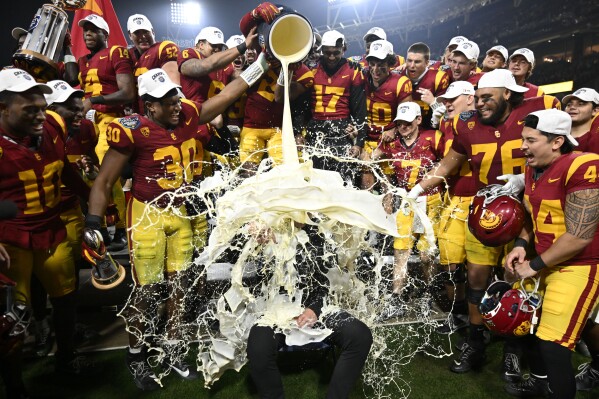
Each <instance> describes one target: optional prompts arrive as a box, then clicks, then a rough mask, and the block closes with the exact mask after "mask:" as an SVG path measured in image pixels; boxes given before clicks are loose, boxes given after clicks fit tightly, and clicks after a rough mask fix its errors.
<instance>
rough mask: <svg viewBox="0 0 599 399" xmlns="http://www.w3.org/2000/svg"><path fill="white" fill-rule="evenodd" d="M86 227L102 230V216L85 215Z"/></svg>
mask: <svg viewBox="0 0 599 399" xmlns="http://www.w3.org/2000/svg"><path fill="white" fill-rule="evenodd" d="M85 227H89V228H90V229H92V230H100V229H101V228H102V218H101V217H100V216H97V215H89V214H88V215H87V216H86V217H85Z"/></svg>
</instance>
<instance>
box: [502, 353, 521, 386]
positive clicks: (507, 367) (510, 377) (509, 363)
mask: <svg viewBox="0 0 599 399" xmlns="http://www.w3.org/2000/svg"><path fill="white" fill-rule="evenodd" d="M502 372H503V374H502V376H501V378H502V379H503V380H504V381H505V382H511V383H517V382H520V381H522V375H521V373H520V358H518V355H516V354H514V353H505V354H504V355H503V365H502Z"/></svg>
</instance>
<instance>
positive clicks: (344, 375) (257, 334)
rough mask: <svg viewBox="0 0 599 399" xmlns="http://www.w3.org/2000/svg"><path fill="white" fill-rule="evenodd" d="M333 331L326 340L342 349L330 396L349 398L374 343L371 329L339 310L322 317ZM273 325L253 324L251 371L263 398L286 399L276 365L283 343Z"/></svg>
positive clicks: (330, 384) (330, 387)
mask: <svg viewBox="0 0 599 399" xmlns="http://www.w3.org/2000/svg"><path fill="white" fill-rule="evenodd" d="M323 322H324V325H325V326H326V327H328V328H330V329H331V330H333V333H332V334H331V335H330V336H329V337H328V338H327V342H330V343H333V344H334V345H335V346H337V347H338V348H340V350H341V353H340V354H339V359H338V360H337V363H336V365H335V369H334V370H333V376H332V377H331V382H330V383H329V389H328V394H327V398H335V399H342V398H347V397H348V396H349V393H350V391H351V389H352V387H353V385H354V383H355V381H356V380H357V379H358V377H359V376H360V374H361V372H362V367H363V366H364V363H365V362H366V357H367V356H368V352H369V351H370V346H371V345H372V334H371V332H370V329H369V328H368V327H367V326H366V325H365V324H364V323H362V322H361V321H360V320H358V319H356V318H354V317H353V316H351V315H350V314H349V313H346V312H339V313H335V314H333V315H331V316H328V317H327V318H325V319H324V320H323ZM278 338H281V337H277V336H276V335H275V333H274V329H273V328H272V327H262V326H253V327H252V329H251V330H250V335H249V338H248V346H247V355H248V359H249V363H250V373H251V375H252V379H253V380H254V383H255V384H256V387H257V388H258V393H259V394H260V397H261V398H263V399H280V398H284V397H285V395H284V392H283V383H282V381H281V374H280V373H279V368H278V367H277V351H278V350H279V348H280V347H281V346H282V345H283V339H278Z"/></svg>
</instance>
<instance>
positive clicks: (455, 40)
mask: <svg viewBox="0 0 599 399" xmlns="http://www.w3.org/2000/svg"><path fill="white" fill-rule="evenodd" d="M467 41H468V39H467V38H466V37H464V36H454V37H452V38H451V40H450V41H449V44H448V45H447V47H450V46H457V45H458V44H460V43H462V42H467Z"/></svg>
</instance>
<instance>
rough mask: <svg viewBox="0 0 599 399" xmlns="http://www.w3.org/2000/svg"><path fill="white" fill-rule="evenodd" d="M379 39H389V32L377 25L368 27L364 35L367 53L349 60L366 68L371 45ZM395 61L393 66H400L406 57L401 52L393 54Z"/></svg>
mask: <svg viewBox="0 0 599 399" xmlns="http://www.w3.org/2000/svg"><path fill="white" fill-rule="evenodd" d="M377 40H385V41H386V40H387V33H385V31H384V30H383V28H379V27H378V26H375V27H374V28H370V29H368V32H366V34H365V35H364V48H365V49H366V53H365V54H362V55H354V56H353V57H349V60H350V61H353V62H357V63H358V64H360V66H361V67H362V68H366V67H367V66H368V54H370V50H371V48H370V46H371V45H372V43H373V42H375V41H377ZM393 61H394V62H393V65H391V67H392V68H399V67H401V66H402V65H404V64H405V63H406V60H405V58H403V57H402V56H401V55H399V54H397V55H395V54H394V55H393Z"/></svg>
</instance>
